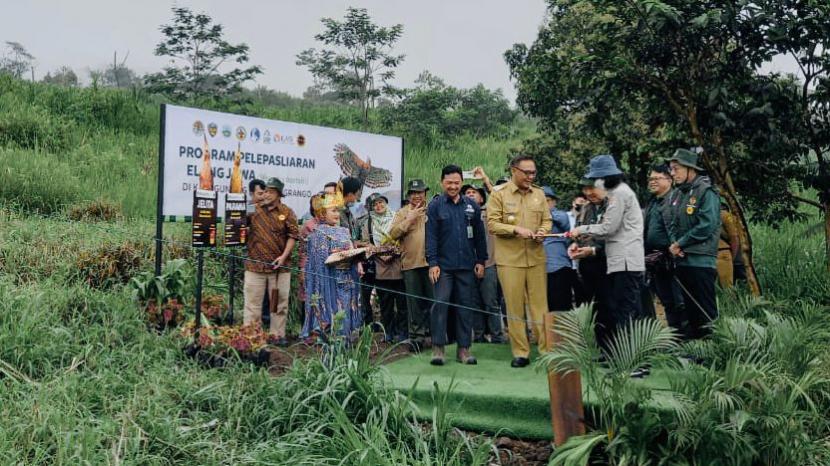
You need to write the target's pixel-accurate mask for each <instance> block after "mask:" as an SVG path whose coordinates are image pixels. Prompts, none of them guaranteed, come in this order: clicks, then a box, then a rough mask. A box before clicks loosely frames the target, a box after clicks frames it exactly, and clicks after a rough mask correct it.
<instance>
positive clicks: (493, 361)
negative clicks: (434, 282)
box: [386, 344, 669, 440]
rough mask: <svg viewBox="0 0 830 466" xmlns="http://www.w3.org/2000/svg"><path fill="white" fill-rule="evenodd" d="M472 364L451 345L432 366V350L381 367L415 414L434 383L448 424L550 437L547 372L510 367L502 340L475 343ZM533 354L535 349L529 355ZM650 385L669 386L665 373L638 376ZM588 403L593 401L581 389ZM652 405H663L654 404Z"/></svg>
mask: <svg viewBox="0 0 830 466" xmlns="http://www.w3.org/2000/svg"><path fill="white" fill-rule="evenodd" d="M472 350H473V354H475V356H476V358H477V359H478V364H477V365H475V366H467V365H463V364H460V363H458V362H456V361H455V359H453V358H452V356H453V355H454V354H455V345H450V346H448V347H447V350H446V351H447V355H449V356H450V358H448V360H447V364H446V365H445V366H442V367H436V366H431V365H430V364H429V360H430V359H431V355H430V354H429V353H428V352H427V353H422V354H421V355H419V356H417V357H411V358H406V359H401V360H399V361H395V362H393V363H391V364H389V365H388V366H387V367H386V371H387V372H388V376H389V380H390V383H391V386H392V387H394V388H395V389H398V390H400V391H401V392H403V393H407V394H410V395H411V396H412V399H413V400H414V401H415V403H416V404H417V405H418V416H419V418H421V419H424V420H429V418H430V416H431V414H432V410H433V408H434V407H435V405H434V402H433V401H434V400H433V397H432V392H433V387H434V386H438V387H439V388H440V389H441V390H447V389H448V388H449V387H451V386H454V387H455V390H453V391H452V392H451V393H450V394H449V398H450V401H451V403H452V404H451V406H452V408H453V410H452V411H453V418H452V422H453V425H456V426H458V427H460V428H463V429H468V430H472V431H476V432H488V433H490V434H499V435H507V436H511V437H515V438H523V439H539V440H545V439H551V438H553V431H552V429H551V414H550V394H549V391H548V379H547V375H546V374H545V373H544V372H542V371H539V370H538V369H536V368H534V367H527V368H524V369H514V368H512V367H510V360H511V359H512V356H511V353H510V346H509V345H507V344H501V345H489V344H476V345H474V346H473V349H472ZM531 357H532V358H533V359H536V358H537V357H538V354H536V352H535V351H534V353H533V354H532V356H531ZM642 384H643V385H644V386H648V387H650V388H652V389H654V390H668V389H669V381H668V375H667V374H666V373H664V372H660V371H657V372H656V373H655V374H653V375H652V376H651V377H648V378H646V379H644V380H643V381H642ZM585 403H586V405H587V406H588V407H590V406H591V405H592V404H594V401H593V399H592V395H591V394H590V393H587V392H586V393H585ZM653 409H655V410H660V409H665V407H661V406H660V405H659V403H656V404H655V406H654V407H653Z"/></svg>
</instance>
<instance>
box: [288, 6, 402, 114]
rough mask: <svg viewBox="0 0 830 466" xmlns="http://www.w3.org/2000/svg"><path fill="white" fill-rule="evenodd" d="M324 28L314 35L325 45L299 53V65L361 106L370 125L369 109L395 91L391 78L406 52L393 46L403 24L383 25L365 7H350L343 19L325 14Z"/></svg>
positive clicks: (325, 86) (320, 85) (322, 89)
mask: <svg viewBox="0 0 830 466" xmlns="http://www.w3.org/2000/svg"><path fill="white" fill-rule="evenodd" d="M321 21H322V23H323V26H324V29H325V30H324V31H323V32H321V33H319V34H317V35H315V36H314V38H315V39H316V40H317V41H319V42H321V43H322V44H323V45H324V46H325V48H322V49H320V50H318V49H315V48H310V49H306V50H303V51H302V52H300V54H299V55H297V65H300V66H305V67H307V68H308V70H309V71H310V72H311V74H312V76H313V77H314V79H315V83H316V84H317V86H318V88H320V91H319V93H320V94H325V90H327V89H330V90H333V91H336V92H337V93H338V95H340V97H341V98H342V99H345V100H347V101H349V102H354V103H356V104H357V105H359V106H360V110H361V113H362V115H363V126H364V128H367V127H368V126H369V109H370V108H372V107H373V106H374V104H375V101H376V99H377V98H379V97H380V96H382V95H391V94H394V88H393V87H392V85H391V84H390V81H391V80H392V79H393V78H394V77H395V68H397V67H398V65H400V64H401V62H403V60H404V55H395V54H394V53H393V51H392V50H393V47H394V46H395V43H396V42H397V41H398V39H399V38H400V37H401V34H402V33H403V25H401V24H396V25H394V26H391V27H382V26H378V25H377V24H375V23H373V22H372V19H371V18H370V17H369V13H368V12H367V11H366V9H365V8H352V7H350V8H349V9H348V10H346V16H345V17H344V19H343V20H342V21H339V20H336V19H332V18H323V19H322V20H321Z"/></svg>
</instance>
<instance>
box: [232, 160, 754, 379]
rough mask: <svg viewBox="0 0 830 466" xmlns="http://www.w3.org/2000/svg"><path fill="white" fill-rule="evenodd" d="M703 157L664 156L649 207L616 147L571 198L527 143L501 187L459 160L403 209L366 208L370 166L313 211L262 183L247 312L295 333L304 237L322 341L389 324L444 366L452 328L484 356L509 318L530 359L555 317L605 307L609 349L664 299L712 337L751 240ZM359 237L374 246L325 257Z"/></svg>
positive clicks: (308, 322) (309, 301)
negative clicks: (469, 179) (548, 179)
mask: <svg viewBox="0 0 830 466" xmlns="http://www.w3.org/2000/svg"><path fill="white" fill-rule="evenodd" d="M697 159H698V155H697V154H696V153H695V152H692V151H689V150H685V149H678V150H677V151H676V152H675V153H674V155H673V156H672V157H671V158H670V159H669V160H668V161H666V162H665V163H661V164H658V165H656V166H654V167H653V169H652V170H651V173H650V175H649V179H648V181H649V185H648V187H649V191H650V192H651V195H652V197H651V199H650V200H649V201H648V203H647V205H646V206H645V208H641V206H640V203H639V201H638V198H637V195H636V194H635V192H634V191H633V190H632V189H631V187H629V185H628V184H627V183H626V182H625V176H624V175H623V172H622V171H621V170H620V169H619V167H618V165H617V163H616V161H615V160H614V158H613V157H612V156H610V155H600V156H597V157H594V158H593V159H591V161H590V164H589V166H588V169H587V172H586V173H585V175H584V178H583V179H582V181H581V183H580V184H581V192H580V193H577V194H576V195H575V196H574V198H573V202H572V203H571V206H570V207H571V208H570V209H569V210H564V209H561V208H560V206H559V200H560V199H559V196H558V195H557V194H556V192H555V190H554V189H553V188H551V187H547V186H546V187H539V186H537V185H535V184H534V181H535V180H536V178H537V174H538V172H537V167H536V163H535V161H534V159H533V158H532V157H530V156H527V155H519V156H517V157H515V158H513V159H512V160H511V162H510V165H509V170H510V177H509V178H502V179H500V180H499V181H498V182H496V183H495V184H493V183H491V181H490V179H489V177H488V176H487V174H486V173H484V170H482V169H481V168H476V170H475V172H474V175H475V178H476V179H480V180H481V181H482V186H475V185H472V184H465V180H464V177H463V173H464V172H463V171H462V170H461V168H460V167H458V166H456V165H448V166H446V167H444V168H443V169H442V171H441V193H440V194H436V195H434V196H433V197H432V198H431V200H429V201H428V194H429V187H428V186H427V185H426V183H424V181H423V180H420V179H414V180H410V181H409V183H408V184H407V192H406V199H405V200H404V202H403V204H404V205H403V206H402V208H401V209H400V210H399V211H397V212H394V211H393V210H392V208H391V207H390V205H389V200H388V199H387V198H386V197H384V196H383V195H381V194H378V193H374V194H371V195H370V196H368V198H367V200H366V204H365V207H366V211H367V213H366V214H365V215H363V216H361V217H355V215H354V214H353V211H352V209H351V207H352V206H353V205H354V204H355V203H356V202H359V200H360V194H361V191H362V185H361V183H360V181H359V180H358V179H356V178H343V179H341V180H340V181H339V182H332V183H329V184H327V185H326V186H325V187H324V189H323V191H321V192H319V193H318V194H315V195H314V196H312V197H311V200H310V206H309V207H310V208H309V212H308V213H307V214H306V215H305V216H304V217H303V218H302V219H300V220H298V219H297V217H296V215H295V213H294V212H293V211H292V210H291V209H290V208H288V207H287V206H286V205H285V204H283V203H282V197H283V183H282V182H281V181H280V180H279V179H277V178H271V179H270V180H268V181H267V182H263V181H260V180H254V181H252V182H251V183H250V186H249V190H250V193H251V195H252V207H251V209H250V214H249V233H248V238H249V239H248V258H249V260H248V261H246V271H245V288H244V292H245V312H244V319H245V323H246V324H250V323H254V322H258V321H259V319H260V316H261V313H262V309H263V301H264V300H267V301H269V302H270V308H271V309H273V316H272V318H271V322H270V333H271V335H272V338H273V339H274V340H275V341H276V343H277V344H281V345H284V344H286V343H287V340H286V333H285V331H286V330H285V324H286V316H287V313H288V299H289V294H290V289H291V286H290V280H291V273H290V271H291V268H292V267H291V260H292V258H291V255H292V252H293V249H294V248H295V246H298V252H299V254H298V255H299V262H300V263H299V268H300V270H301V273H300V275H299V279H300V281H301V283H300V287H299V288H300V293H299V299H300V301H301V302H302V305H301V307H302V309H303V310H304V323H303V327H302V332H301V335H300V336H301V337H302V338H304V339H306V340H307V341H309V342H313V341H315V340H318V339H323V340H325V339H326V338H327V337H328V336H330V335H331V334H332V333H333V332H336V333H338V334H339V335H343V336H348V335H351V334H352V333H353V332H354V331H355V330H357V329H358V328H359V327H362V326H364V325H371V326H375V327H381V326H382V329H383V332H384V334H385V336H386V338H387V340H389V341H401V342H406V343H407V344H409V346H410V348H412V349H413V350H415V351H421V350H422V349H424V348H427V347H430V346H431V348H432V359H431V363H432V364H433V365H439V366H440V365H444V364H445V363H446V355H445V352H444V349H445V346H446V345H448V344H449V343H450V342H451V341H452V340H455V341H456V342H457V353H456V359H457V361H459V362H460V363H463V364H476V363H477V361H476V358H475V356H473V354H472V351H471V348H472V343H473V342H493V343H501V342H504V341H505V330H504V327H505V323H506V334H507V339H508V340H509V342H510V345H511V349H512V354H513V359H512V361H511V366H512V367H517V368H519V367H525V366H527V365H528V364H529V362H530V352H531V346H530V342H531V340H530V339H529V335H528V333H530V334H531V336H532V339H533V340H535V341H536V342H537V344H538V346H539V349H540V351H544V350H545V349H546V348H547V344H546V341H545V338H546V337H545V332H544V328H543V321H544V315H545V313H547V312H551V311H567V310H569V309H572V308H573V307H575V306H578V305H580V304H583V303H593V306H594V311H595V315H596V333H597V341H598V342H599V344H600V345H601V346H602V347H605V348H607V346H608V344H609V342H610V341H611V339H612V338H613V336H614V335H615V333H616V332H617V331H618V330H619V329H620V328H621V327H622V326H624V325H627V324H628V323H629V322H631V321H632V320H636V319H640V318H643V317H647V316H651V315H653V313H654V306H653V302H654V300H653V296H656V297H657V298H658V300H659V302H660V303H661V304H662V306H663V308H664V310H665V316H666V320H667V322H668V324H669V325H670V326H672V327H673V328H675V329H676V331H677V332H678V334H679V335H681V337H682V338H685V339H696V338H702V337H705V336H706V335H707V334H708V332H709V331H710V329H709V325H708V324H709V323H710V322H711V321H713V320H714V319H716V318H717V316H718V310H717V302H716V299H715V282H716V281H717V280H718V271H719V269H723V272H722V273H721V279H720V280H721V284H722V285H723V286H728V285H729V284H731V281H732V279H733V277H732V273H731V272H732V268H731V267H729V268H728V271H729V273H728V275H729V276H728V277H724V276H723V275H724V274H726V270H727V267H726V266H725V264H726V263H727V262H729V265H730V266H731V262H732V258H733V257H736V256H738V255H739V253H740V251H739V249H740V238H739V236H738V233H737V231H738V230H737V229H736V228H734V219H732V218H731V215H729V214H728V212H727V211H726V210H724V209H722V208H721V200H720V196H719V194H718V191H717V189H716V187H715V186H713V185H712V183H711V181H710V179H709V178H708V177H707V176H706V175H705V172H704V171H703V169H702V168H701V167H700V166H699V164H698V160H697ZM722 225H723V228H722ZM727 230H728V231H727ZM724 232H725V233H724ZM353 248H366V249H365V251H366V252H368V254H364V255H350V254H345V255H344V256H343V257H344V259H343V260H338V261H334V262H333V263H330V264H326V261H327V258H329V257H330V256H331V255H332V254H335V253H338V252H347V251H349V250H350V249H353ZM727 253H728V258H727ZM266 289H270V290H271V291H270V294H269V295H268V296H265V295H266V293H265V290H266ZM375 300H376V304H377V306H376V307H378V308H379V310H380V313H379V314H380V319H379V322H375V315H374V312H373V306H372V304H373V301H375ZM528 326H529V328H530V332H528ZM643 370H644V371H645V370H647V369H643Z"/></svg>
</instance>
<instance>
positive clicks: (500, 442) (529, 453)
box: [493, 437, 553, 466]
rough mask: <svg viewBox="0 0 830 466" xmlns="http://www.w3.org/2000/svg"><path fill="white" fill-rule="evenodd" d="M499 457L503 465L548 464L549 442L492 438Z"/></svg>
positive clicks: (533, 465)
mask: <svg viewBox="0 0 830 466" xmlns="http://www.w3.org/2000/svg"><path fill="white" fill-rule="evenodd" d="M493 440H494V442H495V444H496V447H498V449H499V459H500V460H501V464H502V465H505V466H542V465H546V464H548V459H549V458H550V455H551V452H552V451H553V449H552V448H551V444H550V442H549V441H547V440H516V439H512V438H509V437H497V438H495V439H493Z"/></svg>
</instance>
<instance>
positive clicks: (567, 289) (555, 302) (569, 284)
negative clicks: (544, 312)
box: [548, 267, 577, 312]
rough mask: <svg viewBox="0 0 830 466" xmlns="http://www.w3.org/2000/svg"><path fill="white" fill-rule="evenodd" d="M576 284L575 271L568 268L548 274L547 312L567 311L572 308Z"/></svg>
mask: <svg viewBox="0 0 830 466" xmlns="http://www.w3.org/2000/svg"><path fill="white" fill-rule="evenodd" d="M576 282H577V276H576V270H574V269H572V268H570V267H564V268H561V269H559V270H557V271H555V272H551V273H549V274H548V310H549V311H551V312H554V311H569V310H571V309H572V308H573V305H574V287H575V286H576Z"/></svg>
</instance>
